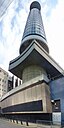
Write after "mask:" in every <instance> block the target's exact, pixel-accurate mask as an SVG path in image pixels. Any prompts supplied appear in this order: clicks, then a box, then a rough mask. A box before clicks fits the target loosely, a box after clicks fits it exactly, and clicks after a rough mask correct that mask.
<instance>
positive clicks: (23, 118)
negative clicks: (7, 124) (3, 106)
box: [2, 113, 52, 124]
mask: <svg viewBox="0 0 64 128" xmlns="http://www.w3.org/2000/svg"><path fill="white" fill-rule="evenodd" d="M2 116H3V117H5V118H6V119H8V120H13V122H14V121H16V122H18V121H20V122H21V124H22V123H23V122H25V123H26V124H28V123H36V124H50V123H51V122H52V113H24V114H21V113H18V114H15V113H14V114H3V115H2Z"/></svg>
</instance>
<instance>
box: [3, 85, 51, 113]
mask: <svg viewBox="0 0 64 128" xmlns="http://www.w3.org/2000/svg"><path fill="white" fill-rule="evenodd" d="M41 100H42V108H43V109H42V111H41V112H43V113H51V111H52V108H51V100H50V91H49V86H48V85H47V84H46V83H40V84H37V85H30V86H29V87H28V88H25V89H24V90H23V89H22V90H21V91H19V92H16V93H15V94H13V95H11V96H9V97H7V98H6V99H3V101H1V106H2V109H4V108H7V107H8V108H9V107H10V106H14V105H20V104H23V103H24V104H25V103H30V102H34V101H41ZM17 112H18V110H17ZM21 112H22V110H21Z"/></svg>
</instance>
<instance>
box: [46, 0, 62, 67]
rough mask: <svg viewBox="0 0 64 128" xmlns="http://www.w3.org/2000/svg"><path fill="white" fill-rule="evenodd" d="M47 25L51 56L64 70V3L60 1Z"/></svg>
mask: <svg viewBox="0 0 64 128" xmlns="http://www.w3.org/2000/svg"><path fill="white" fill-rule="evenodd" d="M46 24H47V25H46ZM46 24H45V30H46V35H47V40H48V45H49V48H50V55H51V56H52V57H53V58H54V59H55V60H56V61H57V62H58V63H59V64H60V65H61V67H63V68H64V1H61V0H58V4H57V5H56V7H55V8H54V9H53V10H52V12H51V15H50V17H49V18H47V20H46Z"/></svg>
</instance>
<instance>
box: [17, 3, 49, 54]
mask: <svg viewBox="0 0 64 128" xmlns="http://www.w3.org/2000/svg"><path fill="white" fill-rule="evenodd" d="M33 39H36V40H37V41H38V42H39V43H40V44H41V45H42V47H43V48H44V49H45V50H46V51H47V52H49V49H48V46H47V40H46V35H45V31H44V26H43V22H42V17H41V6H40V4H39V3H38V2H36V1H34V2H33V3H32V4H31V6H30V12H29V15H28V19H27V22H26V26H25V29H24V33H23V37H22V41H21V46H20V54H21V53H22V52H23V51H24V50H25V48H26V47H27V46H28V45H29V44H30V43H31V42H32V40H33Z"/></svg>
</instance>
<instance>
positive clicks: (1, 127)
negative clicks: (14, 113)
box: [0, 119, 26, 128]
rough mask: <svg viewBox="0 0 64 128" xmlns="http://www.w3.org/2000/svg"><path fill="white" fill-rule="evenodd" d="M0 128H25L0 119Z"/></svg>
mask: <svg viewBox="0 0 64 128" xmlns="http://www.w3.org/2000/svg"><path fill="white" fill-rule="evenodd" d="M0 128H26V127H25V126H22V125H20V124H16V123H12V122H10V121H7V120H4V119H0Z"/></svg>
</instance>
